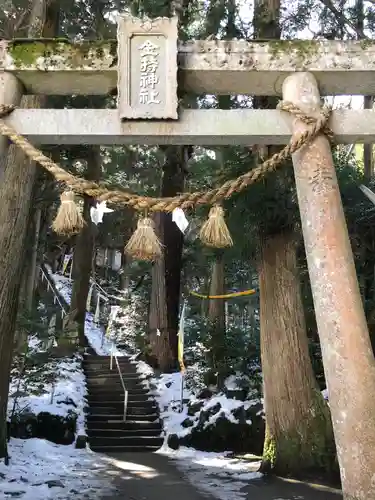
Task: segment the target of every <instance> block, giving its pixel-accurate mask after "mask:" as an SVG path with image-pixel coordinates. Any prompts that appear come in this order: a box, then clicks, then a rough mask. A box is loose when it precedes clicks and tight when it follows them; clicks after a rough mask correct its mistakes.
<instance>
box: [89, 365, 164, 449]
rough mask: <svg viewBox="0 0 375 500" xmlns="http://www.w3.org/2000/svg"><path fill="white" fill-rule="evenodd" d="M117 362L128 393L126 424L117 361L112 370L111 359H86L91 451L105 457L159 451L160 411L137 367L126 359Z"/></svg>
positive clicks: (160, 441) (160, 443)
mask: <svg viewBox="0 0 375 500" xmlns="http://www.w3.org/2000/svg"><path fill="white" fill-rule="evenodd" d="M117 359H118V363H119V367H120V370H121V374H122V377H123V380H124V383H125V387H126V389H127V391H128V405H127V414H126V420H125V422H124V421H123V411H124V391H123V387H122V384H121V379H120V375H119V372H118V369H117V367H116V363H115V359H113V369H112V370H110V357H109V356H97V355H86V356H85V358H84V361H83V367H84V372H85V374H86V381H87V389H88V404H89V409H88V414H87V435H88V439H89V444H90V447H91V449H92V450H93V451H98V452H103V453H105V452H129V451H155V450H157V449H159V448H160V446H161V445H162V444H163V438H162V436H161V431H162V427H161V423H160V420H159V410H158V407H157V405H156V403H155V401H154V400H153V399H152V398H151V396H149V394H148V389H147V388H144V386H143V384H142V381H141V377H140V374H139V373H137V371H136V367H135V364H134V363H132V362H131V361H129V359H128V358H126V357H118V358H117Z"/></svg>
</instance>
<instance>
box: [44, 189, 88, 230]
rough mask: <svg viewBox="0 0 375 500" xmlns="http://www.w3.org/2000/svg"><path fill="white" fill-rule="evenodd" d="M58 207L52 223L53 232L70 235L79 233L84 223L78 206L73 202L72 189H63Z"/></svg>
mask: <svg viewBox="0 0 375 500" xmlns="http://www.w3.org/2000/svg"><path fill="white" fill-rule="evenodd" d="M60 199H61V203H60V207H59V209H58V211H57V214H56V218H55V220H54V221H53V223H52V229H53V230H54V231H55V233H57V234H60V235H63V236H71V235H73V234H76V233H79V232H80V231H81V229H82V228H83V227H84V225H85V221H84V219H83V217H82V215H81V212H80V210H79V207H78V206H77V204H76V203H75V196H74V192H73V191H64V192H63V193H62V194H61V196H60Z"/></svg>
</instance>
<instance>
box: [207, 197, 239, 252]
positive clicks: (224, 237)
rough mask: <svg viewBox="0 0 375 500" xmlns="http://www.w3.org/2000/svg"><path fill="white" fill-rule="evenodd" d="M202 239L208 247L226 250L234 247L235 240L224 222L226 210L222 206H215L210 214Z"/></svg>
mask: <svg viewBox="0 0 375 500" xmlns="http://www.w3.org/2000/svg"><path fill="white" fill-rule="evenodd" d="M199 237H200V239H201V240H202V242H203V243H204V244H205V245H207V246H208V247H214V248H226V247H231V246H233V240H232V238H231V235H230V233H229V230H228V227H227V225H226V223H225V220H224V210H223V207H221V206H220V205H214V206H213V207H212V208H211V210H210V213H209V214H208V220H206V222H205V223H204V224H203V226H202V228H201V230H200V234H199Z"/></svg>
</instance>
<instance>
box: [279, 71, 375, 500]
mask: <svg viewBox="0 0 375 500" xmlns="http://www.w3.org/2000/svg"><path fill="white" fill-rule="evenodd" d="M283 98H284V99H285V100H286V101H292V102H293V103H294V104H296V105H297V106H299V107H300V108H301V109H302V110H303V111H305V112H307V113H313V112H319V109H320V96H319V90H318V86H317V83H316V80H315V78H314V76H313V75H312V74H310V73H295V74H293V75H291V76H289V77H288V78H287V79H286V80H285V82H284V84H283ZM293 129H294V132H295V133H296V134H298V133H301V132H303V131H305V130H306V125H305V124H303V123H302V122H301V121H299V120H297V119H296V120H295V121H294V126H293ZM293 165H294V172H295V178H296V186H297V194H298V202H299V207H300V213H301V221H302V229H303V236H304V241H305V248H306V257H307V263H308V268H309V274H310V281H311V288H312V293H313V299H314V306H315V314H316V320H317V325H318V331H319V336H320V342H321V347H322V355H323V364H324V371H325V376H326V383H327V388H328V394H329V401H330V408H331V414H332V421H333V428H334V434H335V440H336V446H337V453H338V461H339V465H340V472H341V479H342V487H343V493H344V499H345V500H349V499H350V500H354V499H357V500H365V499H370V498H375V481H374V477H375V476H374V471H375V398H374V397H373V395H374V394H375V359H374V356H373V353H372V349H371V343H370V338H369V333H368V328H367V324H366V318H365V314H364V310H363V306H362V301H361V297H360V292H359V287H358V281H357V276H356V270H355V266H354V260H353V254H352V250H351V247H350V241H349V236H348V230H347V226H346V221H345V216H344V212H343V207H342V203H341V197H340V191H339V187H338V183H337V178H336V172H335V169H334V165H333V159H332V154H331V148H330V144H329V142H328V140H327V138H326V137H324V136H323V135H320V136H319V137H317V138H316V139H315V140H314V141H313V142H312V143H311V144H309V145H308V146H305V147H304V148H302V149H301V150H300V151H298V152H297V153H295V154H294V155H293Z"/></svg>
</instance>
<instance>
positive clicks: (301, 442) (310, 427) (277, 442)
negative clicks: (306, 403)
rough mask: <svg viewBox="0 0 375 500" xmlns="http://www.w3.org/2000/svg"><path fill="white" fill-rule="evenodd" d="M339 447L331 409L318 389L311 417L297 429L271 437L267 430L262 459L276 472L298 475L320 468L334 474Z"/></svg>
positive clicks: (281, 431)
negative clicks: (336, 441) (331, 417)
mask: <svg viewBox="0 0 375 500" xmlns="http://www.w3.org/2000/svg"><path fill="white" fill-rule="evenodd" d="M335 458H336V449H335V444H334V438H333V430H332V423H331V419H330V415H329V409H328V406H327V404H326V402H325V401H324V399H323V398H322V396H321V394H320V393H319V391H316V397H315V398H314V403H313V405H312V407H311V409H310V419H308V421H306V419H304V421H303V422H301V426H300V427H298V428H294V429H290V430H289V431H286V430H285V429H283V430H280V433H279V435H277V436H272V435H270V433H269V431H268V430H267V432H266V437H265V442H264V451H263V461H264V462H265V463H267V464H268V466H269V467H270V469H271V470H273V471H274V472H275V473H277V474H292V475H299V474H302V473H303V472H308V471H312V470H319V471H321V472H325V473H328V474H330V473H332V472H333V471H334V469H335Z"/></svg>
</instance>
